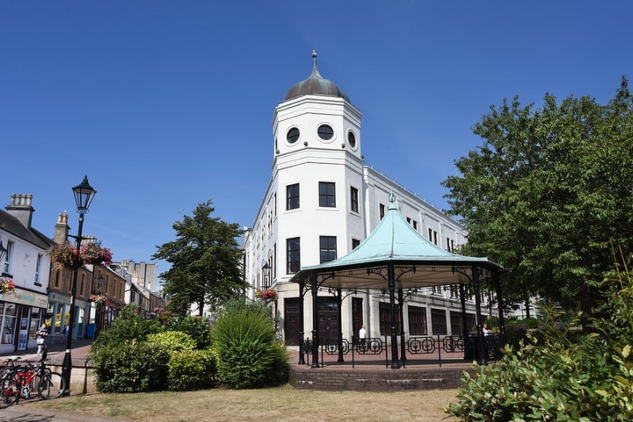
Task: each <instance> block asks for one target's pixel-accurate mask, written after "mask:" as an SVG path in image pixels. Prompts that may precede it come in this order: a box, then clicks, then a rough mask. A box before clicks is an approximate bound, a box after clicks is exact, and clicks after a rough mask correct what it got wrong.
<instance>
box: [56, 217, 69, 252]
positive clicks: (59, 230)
mask: <svg viewBox="0 0 633 422" xmlns="http://www.w3.org/2000/svg"><path fill="white" fill-rule="evenodd" d="M69 231H70V227H68V214H66V212H60V213H59V215H58V216H57V223H56V224H55V237H53V240H54V241H55V243H57V244H61V243H64V242H65V241H67V240H68V232H69Z"/></svg>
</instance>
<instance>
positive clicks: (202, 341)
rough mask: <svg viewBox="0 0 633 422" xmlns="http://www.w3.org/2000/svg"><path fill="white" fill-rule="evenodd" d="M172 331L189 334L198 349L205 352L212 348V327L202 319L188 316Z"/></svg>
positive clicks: (179, 321) (176, 323)
mask: <svg viewBox="0 0 633 422" xmlns="http://www.w3.org/2000/svg"><path fill="white" fill-rule="evenodd" d="M170 329H171V330H174V331H181V332H183V333H186V334H189V335H190V336H191V338H192V339H194V340H195V342H196V349H200V350H204V349H208V348H210V347H211V327H210V326H209V323H208V322H207V320H205V319H204V318H202V317H199V316H188V317H186V318H183V319H180V320H178V321H176V322H175V323H174V324H173V325H172V326H171V328H170Z"/></svg>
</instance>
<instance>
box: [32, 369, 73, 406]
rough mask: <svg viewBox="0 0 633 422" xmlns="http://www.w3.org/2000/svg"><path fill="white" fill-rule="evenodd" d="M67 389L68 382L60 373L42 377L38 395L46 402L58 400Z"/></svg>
mask: <svg viewBox="0 0 633 422" xmlns="http://www.w3.org/2000/svg"><path fill="white" fill-rule="evenodd" d="M65 389H66V381H65V380H64V378H62V376H61V374H59V373H58V372H51V373H50V374H44V375H42V378H41V379H40V385H39V387H38V389H37V392H38V394H39V395H40V397H41V398H43V399H44V400H48V399H56V398H58V397H61V396H62V394H64V390H65Z"/></svg>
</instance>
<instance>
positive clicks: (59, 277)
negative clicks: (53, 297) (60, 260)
mask: <svg viewBox="0 0 633 422" xmlns="http://www.w3.org/2000/svg"><path fill="white" fill-rule="evenodd" d="M61 281H62V270H57V271H56V272H55V288H56V289H59V286H60V285H61Z"/></svg>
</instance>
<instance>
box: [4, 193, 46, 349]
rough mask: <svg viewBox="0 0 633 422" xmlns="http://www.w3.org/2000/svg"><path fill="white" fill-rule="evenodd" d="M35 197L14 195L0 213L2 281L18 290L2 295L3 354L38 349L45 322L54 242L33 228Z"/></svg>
mask: <svg viewBox="0 0 633 422" xmlns="http://www.w3.org/2000/svg"><path fill="white" fill-rule="evenodd" d="M32 200H33V195H11V202H10V204H9V205H8V206H7V207H6V212H5V211H2V210H0V244H2V246H3V248H4V249H6V253H5V254H4V256H3V259H2V262H0V272H1V274H0V279H2V280H13V282H14V284H15V289H14V290H11V291H9V292H7V293H0V328H1V332H0V354H1V353H10V352H14V351H15V350H25V349H27V348H30V347H35V333H36V331H37V330H38V328H39V326H40V324H41V322H42V321H44V320H45V316H46V308H47V305H48V297H47V288H48V280H49V272H50V268H51V258H50V255H49V254H48V251H49V248H50V247H51V245H52V244H53V241H52V240H51V239H50V238H48V237H47V236H45V235H43V234H42V233H41V232H40V231H38V230H36V229H35V228H34V227H32V226H31V222H32V220H33V212H34V211H35V210H34V209H33V206H32Z"/></svg>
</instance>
